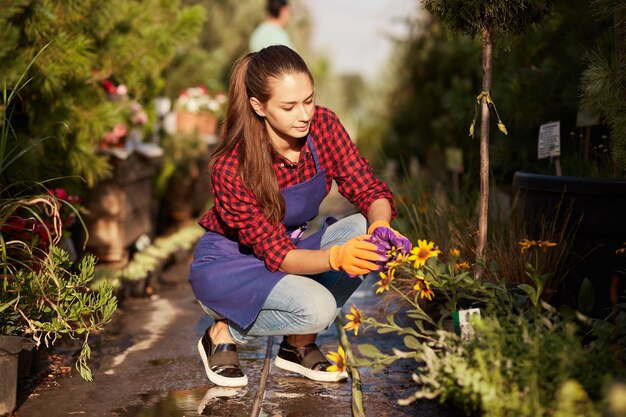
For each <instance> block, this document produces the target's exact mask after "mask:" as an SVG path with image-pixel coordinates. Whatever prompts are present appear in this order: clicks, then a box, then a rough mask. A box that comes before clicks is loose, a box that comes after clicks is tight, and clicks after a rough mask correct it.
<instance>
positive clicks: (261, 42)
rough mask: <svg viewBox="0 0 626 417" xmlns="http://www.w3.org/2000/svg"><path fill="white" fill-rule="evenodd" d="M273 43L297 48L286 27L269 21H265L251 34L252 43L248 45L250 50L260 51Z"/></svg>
mask: <svg viewBox="0 0 626 417" xmlns="http://www.w3.org/2000/svg"><path fill="white" fill-rule="evenodd" d="M271 45H285V46H288V47H290V48H291V49H294V50H295V48H294V47H293V44H292V43H291V39H290V38H289V34H288V33H287V31H286V30H285V29H284V28H282V27H280V26H278V25H274V24H272V23H269V22H263V23H261V24H260V25H259V26H258V27H257V28H256V29H255V30H254V32H252V35H251V36H250V43H249V45H248V46H249V47H250V52H256V51H259V50H261V49H263V48H266V47H268V46H271Z"/></svg>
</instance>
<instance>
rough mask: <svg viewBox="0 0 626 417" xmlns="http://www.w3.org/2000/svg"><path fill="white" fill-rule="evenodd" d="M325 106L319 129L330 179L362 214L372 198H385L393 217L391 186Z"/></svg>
mask: <svg viewBox="0 0 626 417" xmlns="http://www.w3.org/2000/svg"><path fill="white" fill-rule="evenodd" d="M324 110H325V111H322V112H321V115H322V120H323V124H324V125H325V128H324V129H320V135H321V142H322V143H323V144H324V147H326V148H327V152H328V155H330V156H331V159H332V161H331V165H332V167H333V170H332V172H333V179H334V180H335V181H336V182H337V186H338V189H339V192H340V193H341V194H342V195H343V196H344V197H346V198H347V199H348V200H349V201H350V202H351V203H352V204H354V205H355V206H356V207H357V208H358V209H359V211H360V212H361V213H363V215H365V216H367V212H368V210H369V208H370V206H371V205H372V203H373V202H374V201H376V200H378V199H381V198H385V199H387V200H388V201H389V204H391V210H392V214H393V216H394V217H395V216H396V214H397V211H396V205H395V203H394V200H393V194H392V193H391V190H389V187H387V185H386V184H385V183H384V182H383V181H381V180H380V179H378V178H377V177H376V175H375V173H374V170H373V169H372V167H371V166H370V165H369V163H368V162H367V160H366V159H365V158H363V157H362V156H361V154H360V153H359V151H358V149H357V147H356V145H355V144H354V143H353V142H352V140H351V139H350V136H349V135H348V132H347V131H346V129H345V128H344V127H343V125H342V124H341V122H340V121H339V119H338V118H337V116H336V115H335V114H334V113H333V112H331V111H330V110H327V109H324Z"/></svg>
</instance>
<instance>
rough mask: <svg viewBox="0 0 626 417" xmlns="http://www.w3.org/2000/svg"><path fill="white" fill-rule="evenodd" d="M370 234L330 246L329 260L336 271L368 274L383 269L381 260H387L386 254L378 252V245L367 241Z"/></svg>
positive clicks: (352, 274) (351, 274)
mask: <svg viewBox="0 0 626 417" xmlns="http://www.w3.org/2000/svg"><path fill="white" fill-rule="evenodd" d="M368 237H369V236H368V235H362V236H357V237H355V238H352V239H350V240H349V241H347V242H346V243H344V244H343V245H341V246H339V245H336V246H332V247H331V248H330V252H329V256H328V261H329V263H330V267H331V268H332V269H334V270H335V271H339V270H343V271H346V272H347V273H348V275H350V276H357V275H363V274H368V273H370V272H372V271H377V270H379V269H381V265H380V264H376V263H374V262H380V261H385V260H387V256H386V255H385V254H380V253H378V252H377V249H378V247H377V246H376V245H375V244H373V243H371V242H366V241H365V240H364V239H367V238H368Z"/></svg>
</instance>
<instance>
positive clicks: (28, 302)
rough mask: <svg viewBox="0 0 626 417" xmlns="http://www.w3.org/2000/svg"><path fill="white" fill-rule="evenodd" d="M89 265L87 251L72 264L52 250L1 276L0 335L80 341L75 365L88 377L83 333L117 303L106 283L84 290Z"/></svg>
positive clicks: (86, 337) (61, 252)
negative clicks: (33, 264) (34, 263)
mask: <svg viewBox="0 0 626 417" xmlns="http://www.w3.org/2000/svg"><path fill="white" fill-rule="evenodd" d="M95 263H96V259H95V257H93V256H91V255H88V256H86V257H85V258H83V259H82V260H81V261H80V262H79V263H76V264H74V263H72V262H70V261H69V258H68V254H67V252H65V251H64V250H62V249H59V248H52V249H51V251H50V253H49V256H48V257H46V258H44V259H42V260H41V261H40V263H39V265H38V267H37V268H31V269H19V270H18V271H17V272H16V273H15V274H14V275H3V277H2V292H0V333H1V334H8V335H25V336H29V337H32V338H33V339H34V340H35V341H36V342H37V343H38V344H39V343H42V342H44V343H45V344H46V346H49V345H52V344H54V343H55V342H56V341H57V339H58V338H60V337H62V336H63V335H67V336H69V337H71V338H73V339H74V338H79V339H82V341H83V344H82V349H81V352H80V354H79V356H78V359H77V362H76V368H77V369H78V371H79V372H80V375H81V376H82V377H83V378H84V379H86V380H89V381H90V380H91V379H92V374H91V370H90V369H89V367H88V366H87V360H88V359H89V357H90V352H91V351H90V348H89V345H88V340H89V334H90V333H91V332H93V331H98V330H101V329H102V328H103V326H104V325H105V324H107V323H108V322H109V321H110V320H111V316H112V315H113V312H114V311H115V309H116V307H117V300H116V298H115V297H114V296H113V295H112V289H111V286H110V285H102V286H101V287H100V288H98V290H97V291H91V290H90V289H89V282H90V281H91V280H92V279H93V276H94V266H95Z"/></svg>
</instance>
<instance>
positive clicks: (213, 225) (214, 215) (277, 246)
mask: <svg viewBox="0 0 626 417" xmlns="http://www.w3.org/2000/svg"><path fill="white" fill-rule="evenodd" d="M310 136H311V139H312V141H313V144H314V145H315V149H316V151H317V155H318V158H319V163H320V166H321V168H322V169H324V170H326V192H328V191H329V190H330V187H331V184H332V180H333V179H334V180H335V181H336V183H337V185H338V189H339V192H340V193H341V194H342V195H343V196H345V197H346V198H347V199H348V200H349V201H350V202H351V203H352V204H354V205H355V206H356V207H357V208H358V209H359V210H360V211H361V213H363V214H364V215H367V211H368V209H369V207H370V206H371V204H372V203H373V202H374V201H375V200H377V199H380V198H386V199H387V200H389V203H390V204H391V207H392V210H393V214H394V216H395V214H396V208H395V204H394V202H393V196H392V194H391V191H390V190H389V188H388V187H387V186H386V185H385V183H383V182H382V181H380V180H379V179H377V178H376V176H375V175H374V172H373V170H372V168H371V167H370V165H369V164H368V163H367V161H366V160H365V159H364V158H363V157H362V156H361V155H360V154H359V152H358V150H357V148H356V146H355V145H354V144H353V143H352V141H351V140H350V137H349V136H348V133H347V132H346V130H345V129H344V127H343V126H342V125H341V123H340V122H339V119H338V118H337V115H335V113H333V112H332V111H330V110H329V109H326V108H324V107H321V106H316V108H315V114H314V116H313V120H312V123H311V130H310ZM237 148H238V147H237V146H236V147H235V149H234V150H233V152H232V153H230V154H228V155H224V156H223V157H222V158H220V159H219V160H218V161H217V162H216V163H215V165H214V169H213V172H211V184H212V189H213V201H214V203H215V206H214V207H213V208H211V209H210V210H209V211H208V212H207V213H206V214H205V215H204V216H202V217H201V218H200V220H199V221H198V223H199V224H200V225H201V226H203V227H204V228H205V229H207V230H210V231H213V232H216V233H220V234H222V235H225V236H232V237H236V238H237V239H239V241H240V242H241V243H242V244H243V245H246V246H248V247H250V248H252V249H253V251H254V254H255V255H256V256H257V257H258V258H259V259H261V260H263V261H264V262H265V265H266V266H267V269H269V270H270V271H277V270H278V268H279V267H280V265H281V264H282V262H283V260H284V259H285V256H286V255H287V253H288V252H289V251H290V250H293V249H296V246H295V245H294V244H293V242H292V241H291V239H290V238H289V236H288V234H287V231H286V229H285V227H284V226H283V224H282V223H278V224H277V223H272V222H270V221H269V220H267V219H266V218H265V216H264V214H263V209H262V207H261V206H259V204H258V203H257V201H256V199H255V197H254V194H253V193H251V192H249V191H246V189H245V188H244V187H243V183H242V181H241V178H240V177H239V175H238V173H237V170H238V166H239V160H238V157H237ZM274 171H275V172H276V177H277V178H278V186H279V188H280V189H281V190H282V189H283V188H285V187H287V186H290V185H294V184H298V183H301V182H304V181H307V180H310V179H311V178H313V176H315V174H316V170H315V161H314V160H313V156H312V154H311V151H310V149H309V146H308V144H307V143H306V142H305V144H304V145H303V147H302V149H301V152H300V160H299V161H298V163H297V164H293V163H292V162H291V161H289V160H288V159H286V158H285V157H283V156H282V155H280V154H278V153H277V155H276V158H275V161H274Z"/></svg>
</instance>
